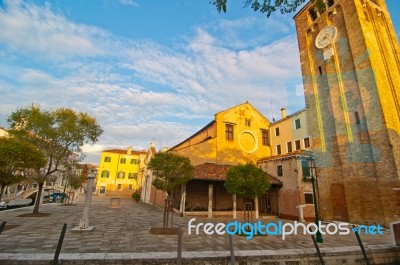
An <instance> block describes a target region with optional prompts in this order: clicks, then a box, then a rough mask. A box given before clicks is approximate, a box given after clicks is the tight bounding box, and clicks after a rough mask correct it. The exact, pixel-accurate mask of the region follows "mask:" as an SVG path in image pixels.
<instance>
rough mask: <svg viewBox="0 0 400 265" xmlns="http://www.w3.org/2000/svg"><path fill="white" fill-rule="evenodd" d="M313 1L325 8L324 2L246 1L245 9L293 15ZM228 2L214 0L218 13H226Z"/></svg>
mask: <svg viewBox="0 0 400 265" xmlns="http://www.w3.org/2000/svg"><path fill="white" fill-rule="evenodd" d="M306 1H307V2H308V1H311V2H312V3H313V4H314V5H315V7H316V8H317V9H323V8H325V3H324V0H244V7H250V8H251V9H253V10H254V11H256V12H261V13H264V14H266V15H267V17H270V16H271V14H272V13H274V12H276V11H278V10H279V11H280V12H281V13H282V14H285V13H292V12H295V11H296V10H297V8H298V7H300V6H301V5H302V4H304V3H305V2H306ZM227 2H228V1H227V0H212V1H210V3H211V4H213V5H215V7H216V8H217V10H218V12H221V11H222V12H224V13H226V10H227Z"/></svg>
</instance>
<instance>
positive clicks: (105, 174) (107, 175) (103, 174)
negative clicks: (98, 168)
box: [101, 170, 110, 179]
mask: <svg viewBox="0 0 400 265" xmlns="http://www.w3.org/2000/svg"><path fill="white" fill-rule="evenodd" d="M109 176H110V171H107V170H104V171H103V172H101V177H102V178H104V179H107V178H108V177H109Z"/></svg>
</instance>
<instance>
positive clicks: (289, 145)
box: [286, 142, 293, 153]
mask: <svg viewBox="0 0 400 265" xmlns="http://www.w3.org/2000/svg"><path fill="white" fill-rule="evenodd" d="M286 147H287V152H288V153H291V152H293V149H292V142H287V143H286Z"/></svg>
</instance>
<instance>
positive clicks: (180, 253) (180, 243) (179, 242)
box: [177, 225, 182, 265]
mask: <svg viewBox="0 0 400 265" xmlns="http://www.w3.org/2000/svg"><path fill="white" fill-rule="evenodd" d="M177 261H178V262H177V264H178V265H181V264H182V226H181V225H179V226H178V260H177Z"/></svg>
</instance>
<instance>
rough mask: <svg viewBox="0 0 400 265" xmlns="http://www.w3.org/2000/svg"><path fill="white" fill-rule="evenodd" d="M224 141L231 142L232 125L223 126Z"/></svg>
mask: <svg viewBox="0 0 400 265" xmlns="http://www.w3.org/2000/svg"><path fill="white" fill-rule="evenodd" d="M225 139H226V140H228V141H233V125H232V124H225Z"/></svg>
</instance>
